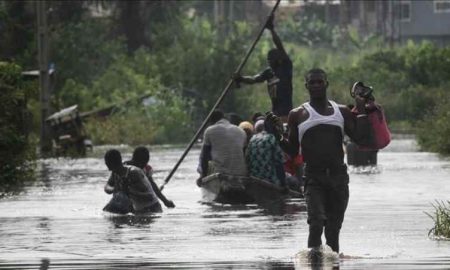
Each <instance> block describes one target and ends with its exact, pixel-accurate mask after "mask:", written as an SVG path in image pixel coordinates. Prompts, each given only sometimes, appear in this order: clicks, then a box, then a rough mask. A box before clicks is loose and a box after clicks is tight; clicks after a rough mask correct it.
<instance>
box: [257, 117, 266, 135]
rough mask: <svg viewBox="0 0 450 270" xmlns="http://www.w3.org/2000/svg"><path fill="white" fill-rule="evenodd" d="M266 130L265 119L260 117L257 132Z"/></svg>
mask: <svg viewBox="0 0 450 270" xmlns="http://www.w3.org/2000/svg"><path fill="white" fill-rule="evenodd" d="M263 131H264V119H260V120H258V121H256V123H255V133H260V132H263Z"/></svg>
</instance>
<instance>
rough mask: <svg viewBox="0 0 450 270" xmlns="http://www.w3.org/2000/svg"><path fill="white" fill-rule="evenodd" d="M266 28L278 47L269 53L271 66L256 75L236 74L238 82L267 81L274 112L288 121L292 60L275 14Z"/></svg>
mask: <svg viewBox="0 0 450 270" xmlns="http://www.w3.org/2000/svg"><path fill="white" fill-rule="evenodd" d="M266 28H267V29H268V30H269V31H270V33H271V34H272V40H273V43H275V46H276V47H277V48H276V49H271V50H270V51H269V53H268V54H267V62H268V63H269V67H267V68H266V69H265V70H263V71H262V72H261V73H259V74H257V75H255V76H241V75H239V74H235V75H234V80H235V81H236V83H238V84H239V83H245V84H254V83H260V82H264V81H267V90H268V92H269V96H270V99H271V101H272V112H273V113H274V114H275V115H277V116H279V117H280V118H281V121H283V123H286V122H287V118H288V114H289V111H290V110H292V61H291V59H289V56H288V55H287V53H286V51H285V50H284V47H283V44H282V43H281V40H280V38H279V37H278V35H277V33H276V32H275V29H274V27H273V16H272V17H270V19H269V20H268V21H267V24H266Z"/></svg>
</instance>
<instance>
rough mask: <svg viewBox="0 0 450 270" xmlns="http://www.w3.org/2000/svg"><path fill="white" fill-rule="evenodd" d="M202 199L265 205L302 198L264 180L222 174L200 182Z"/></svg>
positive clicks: (212, 175) (298, 194)
mask: <svg viewBox="0 0 450 270" xmlns="http://www.w3.org/2000/svg"><path fill="white" fill-rule="evenodd" d="M200 184H201V187H202V193H203V199H204V200H205V201H214V202H218V203H227V204H247V203H257V204H260V205H265V204H268V203H272V202H274V201H284V200H285V199H288V198H302V194H301V193H300V192H296V191H293V190H290V191H289V192H288V193H287V194H285V193H283V192H282V191H283V190H282V188H280V187H278V186H277V185H274V184H272V183H270V182H268V181H266V180H262V179H258V178H254V177H249V176H236V175H229V174H223V173H215V174H211V175H208V176H206V177H204V178H202V180H201V183H200Z"/></svg>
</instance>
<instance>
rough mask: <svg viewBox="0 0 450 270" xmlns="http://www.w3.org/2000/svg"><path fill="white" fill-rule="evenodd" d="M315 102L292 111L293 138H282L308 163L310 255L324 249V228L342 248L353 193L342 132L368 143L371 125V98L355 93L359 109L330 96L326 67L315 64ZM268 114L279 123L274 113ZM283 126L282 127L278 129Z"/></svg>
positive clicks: (311, 79)
mask: <svg viewBox="0 0 450 270" xmlns="http://www.w3.org/2000/svg"><path fill="white" fill-rule="evenodd" d="M305 87H306V89H307V90H308V92H309V96H310V101H309V102H307V103H304V104H303V105H301V106H299V107H298V108H296V109H293V110H292V111H291V112H290V113H289V120H288V126H289V134H288V140H286V139H285V138H283V137H282V135H281V134H280V135H277V137H280V145H281V147H282V148H283V150H284V151H285V152H286V153H288V154H290V155H291V157H295V156H296V155H297V154H299V151H300V150H301V154H302V155H303V159H304V162H305V168H304V172H305V179H306V184H305V199H306V205H307V210H308V224H309V236H308V247H310V248H311V253H310V254H311V255H313V254H314V253H320V249H319V248H320V246H321V245H322V240H321V237H322V233H323V231H324V229H325V238H326V244H327V245H328V246H330V247H331V248H332V249H333V251H335V252H339V234H340V230H341V226H342V223H343V221H344V215H345V210H346V209H347V203H348V198H349V189H348V183H349V176H348V174H347V166H346V165H345V163H344V151H343V147H342V143H343V136H344V134H347V135H348V136H349V137H350V138H351V140H353V141H355V142H356V143H362V144H364V143H367V142H368V140H369V139H370V137H371V136H370V126H369V121H368V119H367V114H366V111H365V104H366V102H367V100H366V99H365V98H364V97H361V96H355V101H356V107H357V108H358V111H359V114H358V115H355V114H353V113H352V112H351V111H350V109H349V108H348V107H346V106H344V105H338V104H337V103H335V102H334V101H331V100H328V98H327V88H328V80H327V75H326V73H325V71H323V70H322V69H311V70H310V71H309V72H308V73H307V74H306V75H305ZM266 119H268V120H269V121H272V122H274V123H275V124H276V125H280V122H281V121H280V120H279V119H278V117H276V116H274V115H268V116H266ZM277 130H278V129H277Z"/></svg>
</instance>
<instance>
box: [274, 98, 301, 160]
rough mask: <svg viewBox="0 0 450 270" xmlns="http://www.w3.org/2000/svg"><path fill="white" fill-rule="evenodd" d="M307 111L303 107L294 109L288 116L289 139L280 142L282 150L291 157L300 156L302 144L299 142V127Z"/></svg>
mask: <svg viewBox="0 0 450 270" xmlns="http://www.w3.org/2000/svg"><path fill="white" fill-rule="evenodd" d="M304 114H305V110H304V109H303V107H299V108H296V109H293V110H292V111H290V112H289V115H288V127H289V133H288V138H287V139H286V138H284V139H282V140H281V141H280V146H281V149H283V151H284V152H285V153H287V154H288V155H290V156H291V157H295V156H296V155H298V152H299V149H300V143H299V140H298V125H299V124H300V123H301V121H302V119H303V118H304Z"/></svg>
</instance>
